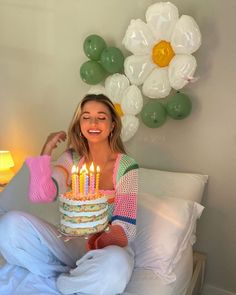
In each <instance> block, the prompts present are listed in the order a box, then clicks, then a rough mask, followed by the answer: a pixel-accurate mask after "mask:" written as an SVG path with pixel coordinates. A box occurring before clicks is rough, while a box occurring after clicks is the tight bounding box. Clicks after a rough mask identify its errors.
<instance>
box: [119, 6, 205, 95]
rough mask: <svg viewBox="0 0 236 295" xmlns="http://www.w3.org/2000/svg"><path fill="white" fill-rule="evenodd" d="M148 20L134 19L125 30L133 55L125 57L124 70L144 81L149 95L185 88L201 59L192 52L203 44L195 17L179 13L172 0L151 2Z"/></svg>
mask: <svg viewBox="0 0 236 295" xmlns="http://www.w3.org/2000/svg"><path fill="white" fill-rule="evenodd" d="M146 22H147V23H146V24H145V23H144V22H143V21H142V20H140V19H137V20H132V21H131V23H130V25H129V27H128V29H127V31H126V33H125V37H124V39H123V44H124V46H125V47H126V49H128V50H129V51H130V52H132V53H133V55H131V56H128V57H127V58H126V59H125V62H124V70H125V74H126V76H127V77H128V78H129V80H130V82H131V83H132V84H135V85H138V86H140V85H143V87H142V92H143V94H145V95H146V96H147V97H150V98H164V97H166V96H167V95H168V94H169V93H170V91H171V88H174V89H181V88H182V87H184V86H185V85H186V84H187V83H189V81H193V80H194V79H193V74H194V72H195V70H196V66H197V63H196V59H195V58H194V57H193V56H192V53H194V52H195V51H196V50H197V49H198V48H199V47H200V45H201V33H200V30H199V27H198V25H197V23H196V22H195V20H194V19H193V18H192V17H191V16H188V15H182V16H181V17H179V12H178V8H177V7H176V6H175V5H174V4H172V3H170V2H158V3H154V4H153V5H150V6H149V7H148V9H147V11H146ZM186 56H188V57H186ZM167 72H169V73H168V74H167ZM189 78H190V79H189Z"/></svg>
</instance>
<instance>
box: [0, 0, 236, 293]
mask: <svg viewBox="0 0 236 295" xmlns="http://www.w3.org/2000/svg"><path fill="white" fill-rule="evenodd" d="M154 2H156V1H150V0H149V1H148V0H129V1H127V0H119V1H118V0H100V1H92V0H0V95H1V107H0V108H1V109H0V110H1V128H0V149H10V150H11V151H12V152H13V154H14V158H15V161H16V164H17V168H19V166H20V165H21V163H22V162H23V160H24V159H25V157H26V156H28V155H36V154H38V153H39V152H40V149H41V146H42V144H43V142H44V140H45V138H46V136H47V135H48V133H49V132H51V131H54V130H59V129H67V126H68V123H69V121H70V119H71V116H72V113H73V111H74V108H75V106H76V105H77V103H78V101H79V100H80V99H81V97H82V96H83V95H84V94H85V93H86V91H87V90H88V89H89V86H88V85H86V84H85V83H83V82H82V81H81V79H80V76H79V68H80V65H81V64H82V63H83V62H84V61H85V60H86V57H85V55H84V53H83V50H82V45H83V40H84V39H85V37H86V36H88V35H89V34H91V33H96V34H99V35H101V36H102V37H103V38H104V39H105V40H106V41H107V43H108V44H109V45H115V46H117V47H120V48H121V49H122V50H123V52H125V53H127V52H126V51H125V50H124V48H123V47H122V46H121V40H122V38H123V36H124V33H125V30H126V28H127V26H128V24H129V22H130V20H131V19H132V18H142V19H144V14H145V10H146V8H147V7H148V6H149V5H150V4H152V3H154ZM172 2H173V3H174V4H176V5H177V7H178V8H179V12H180V14H188V15H191V16H193V17H194V18H195V19H196V21H197V23H198V24H199V26H200V29H201V32H202V37H203V38H202V39H203V40H202V46H201V48H200V49H199V50H198V52H197V53H196V54H195V56H196V58H197V62H198V69H197V73H196V75H197V76H199V77H200V80H199V81H198V82H197V83H195V84H192V85H189V86H188V87H187V88H186V89H185V93H186V94H189V96H190V97H191V98H192V103H193V110H192V114H191V115H190V116H189V117H188V118H187V119H185V120H182V121H174V120H171V119H169V120H168V121H167V122H166V123H165V125H164V126H163V127H161V128H158V129H149V128H147V127H145V126H144V125H143V124H141V126H140V128H139V130H138V132H137V134H136V136H135V137H134V138H133V139H132V140H131V141H130V142H128V143H127V149H128V151H129V152H130V154H131V155H132V156H134V157H135V158H136V159H137V161H138V162H139V163H140V164H141V165H143V166H146V167H150V168H158V169H165V170H175V171H188V172H199V173H204V174H208V175H209V177H210V178H209V184H208V187H207V191H206V194H205V197H204V205H205V206H206V210H205V213H204V214H203V216H202V218H201V221H200V224H199V237H198V243H197V248H198V249H199V250H201V251H203V252H205V253H207V256H208V262H207V272H206V274H207V276H206V281H207V283H208V284H210V285H214V286H218V287H221V288H222V289H225V290H228V291H231V292H236V281H235V273H236V251H235V249H236V238H235V229H236V217H235V209H236V201H235V176H234V175H235V170H236V153H235V146H236V129H235V128H234V127H235V126H236V116H235V109H236V100H235V94H234V92H235V77H234V76H235V72H236V62H235V52H236V41H235V32H234V31H235V27H236V18H235V11H236V2H235V1H234V0H227V1H225V2H224V3H223V2H222V1H220V0H215V1H213V0H208V1H203V0H198V1H195V0H188V1H186V0H185V1H184V0H175V1H172ZM61 149H62V148H61ZM57 154H59V151H58V153H57Z"/></svg>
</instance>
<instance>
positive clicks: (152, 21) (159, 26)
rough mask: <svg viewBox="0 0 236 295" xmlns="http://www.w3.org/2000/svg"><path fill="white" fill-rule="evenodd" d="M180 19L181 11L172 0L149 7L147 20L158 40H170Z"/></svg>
mask: <svg viewBox="0 0 236 295" xmlns="http://www.w3.org/2000/svg"><path fill="white" fill-rule="evenodd" d="M178 19H179V12H178V9H177V7H176V6H175V5H173V4H172V3H170V2H165V3H163V2H158V3H155V4H153V5H151V6H149V7H148V9H147V11H146V21H147V24H148V26H149V27H150V28H151V30H152V32H153V34H154V36H155V37H156V38H155V39H156V40H167V41H169V40H170V38H171V35H172V32H173V29H174V27H175V24H176V22H177V20H178Z"/></svg>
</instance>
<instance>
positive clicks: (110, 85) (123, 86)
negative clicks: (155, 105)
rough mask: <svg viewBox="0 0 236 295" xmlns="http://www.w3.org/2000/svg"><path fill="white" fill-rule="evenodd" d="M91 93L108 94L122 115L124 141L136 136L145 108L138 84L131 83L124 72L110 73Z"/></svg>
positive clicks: (92, 88) (91, 89)
mask: <svg viewBox="0 0 236 295" xmlns="http://www.w3.org/2000/svg"><path fill="white" fill-rule="evenodd" d="M89 93H94V94H100V93H103V94H105V95H107V96H108V97H109V98H110V99H111V100H112V102H113V103H114V105H115V108H116V111H117V113H118V114H119V115H120V117H121V121H122V131H121V137H122V140H123V141H124V142H126V141H128V140H129V139H130V138H132V137H133V136H134V134H135V133H136V132H137V130H138V127H139V119H138V117H137V116H136V115H138V114H139V113H140V112H141V110H142V108H143V96H142V93H141V91H140V89H139V88H138V87H137V86H136V85H130V82H129V80H128V78H127V77H126V76H125V75H122V74H118V73H116V74H114V75H110V76H109V77H107V78H106V80H105V87H104V86H102V85H96V86H92V87H91V88H90V90H89Z"/></svg>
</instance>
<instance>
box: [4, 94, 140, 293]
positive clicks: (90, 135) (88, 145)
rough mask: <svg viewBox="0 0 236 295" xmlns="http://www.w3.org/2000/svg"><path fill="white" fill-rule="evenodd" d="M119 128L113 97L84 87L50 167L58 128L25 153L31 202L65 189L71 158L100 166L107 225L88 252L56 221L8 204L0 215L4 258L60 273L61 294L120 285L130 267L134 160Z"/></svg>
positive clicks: (40, 272)
mask: <svg viewBox="0 0 236 295" xmlns="http://www.w3.org/2000/svg"><path fill="white" fill-rule="evenodd" d="M120 132H121V121H120V118H119V116H118V115H117V113H116V111H115V108H114V105H113V104H112V102H111V101H110V100H109V99H108V98H107V97H106V96H104V95H87V96H86V97H85V98H84V99H83V100H82V102H81V103H80V104H79V106H78V108H77V109H76V111H75V113H74V116H73V119H72V122H71V124H70V127H69V131H68V147H69V149H68V150H67V151H65V152H64V153H63V154H62V155H61V157H60V158H59V159H58V161H57V163H56V165H55V167H54V168H53V170H51V163H50V162H51V154H52V152H53V150H54V149H55V148H56V147H57V144H58V143H60V142H61V141H65V140H66V134H65V132H63V131H60V132H57V133H53V134H51V135H50V136H49V137H48V139H47V141H46V143H45V144H44V147H43V149H42V152H41V156H39V157H36V158H29V159H27V160H26V164H27V166H28V168H29V170H30V187H29V198H30V200H31V201H32V202H51V201H53V200H55V198H56V196H57V195H58V194H59V193H63V192H65V191H66V190H68V189H69V187H70V185H71V168H72V166H73V164H78V165H79V166H81V165H82V164H83V163H86V164H87V165H88V166H89V165H90V164H91V162H93V163H94V164H95V165H99V166H100V168H101V174H100V188H101V190H102V191H105V193H106V195H108V196H109V211H110V212H111V219H110V226H109V231H108V232H101V233H97V234H94V235H92V236H90V237H89V239H88V240H87V242H86V245H85V246H86V249H87V251H88V252H87V253H86V254H85V255H83V254H84V252H85V249H84V248H85V247H84V245H83V244H84V243H83V242H84V240H82V239H81V238H75V239H70V240H69V242H65V241H64V240H63V239H62V238H58V232H57V229H56V228H55V227H53V226H52V225H49V224H47V223H46V222H44V221H42V220H39V219H38V218H35V217H33V216H31V215H29V214H26V213H22V212H18V211H17V212H16V211H12V212H9V213H7V214H5V215H4V216H3V217H2V218H1V220H0V235H1V233H2V234H3V233H4V237H6V238H5V242H4V243H3V242H0V252H1V253H2V255H3V256H4V258H5V259H6V260H7V261H8V262H9V263H12V264H16V265H19V266H22V267H24V268H26V269H28V270H29V271H31V272H32V273H35V274H38V275H40V276H43V277H50V276H58V275H59V276H58V279H57V287H58V289H59V290H60V291H61V292H62V293H63V294H73V293H76V294H104V295H110V294H111V295H112V294H118V293H122V292H123V291H124V289H125V287H126V284H127V283H128V281H129V279H130V276H131V274H132V270H133V265H134V254H133V252H132V250H131V249H130V247H129V243H130V241H132V240H133V239H134V237H135V224H136V209H137V204H136V203H137V201H136V196H137V182H138V177H137V171H138V166H137V164H136V162H135V161H134V160H133V159H132V158H130V157H129V156H127V155H126V154H125V151H124V147H123V144H122V141H121V139H120ZM6 228H8V229H9V230H8V231H7V233H6V232H4V229H6ZM12 237H14V243H12ZM6 241H7V242H6ZM9 244H11V247H9ZM68 271H69V272H68Z"/></svg>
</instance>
